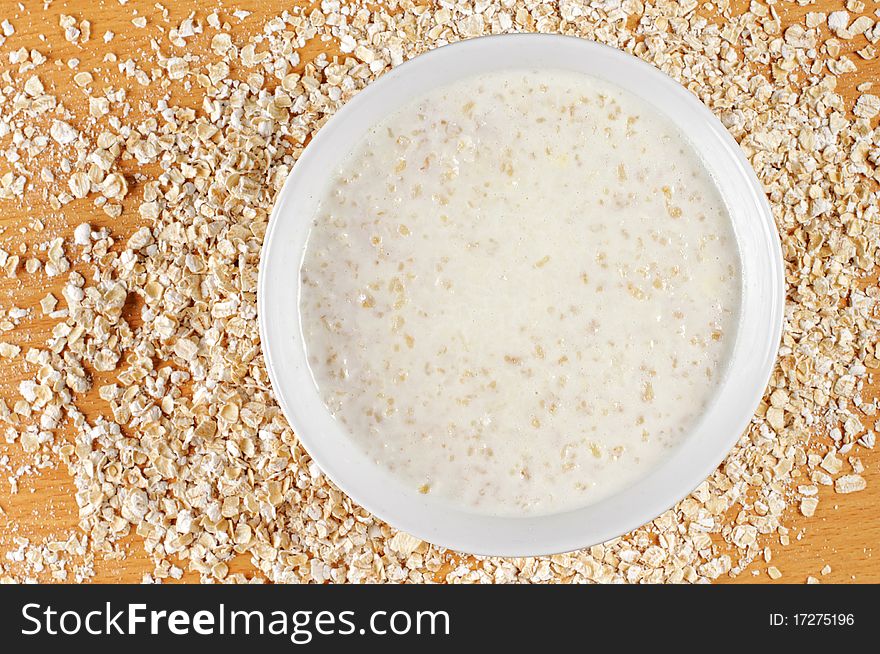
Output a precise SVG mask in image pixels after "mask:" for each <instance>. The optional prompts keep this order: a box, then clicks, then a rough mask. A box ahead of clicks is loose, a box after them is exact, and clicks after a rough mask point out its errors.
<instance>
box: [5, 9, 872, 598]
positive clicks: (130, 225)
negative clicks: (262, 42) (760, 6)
mask: <svg viewBox="0 0 880 654" xmlns="http://www.w3.org/2000/svg"><path fill="white" fill-rule="evenodd" d="M292 4H296V2H292V1H291V0H235V3H234V6H223V4H218V3H217V2H215V1H214V0H200V1H195V2H193V1H180V2H175V3H173V4H172V5H171V6H169V7H168V17H167V19H166V18H165V17H163V13H162V10H161V9H159V8H157V6H156V5H155V2H154V0H147V1H141V0H131V1H130V2H128V4H126V5H125V6H120V5H119V4H118V2H117V1H116V0H102V1H99V2H94V1H93V0H66V1H59V0H56V1H55V2H52V3H51V5H50V6H49V7H48V8H44V7H43V2H42V0H40V1H38V2H34V1H32V0H26V1H25V2H23V5H22V6H23V8H21V6H20V5H19V4H18V3H14V2H11V1H10V0H4V1H3V2H0V9H2V11H0V14H2V15H0V19H3V18H7V19H9V20H10V22H11V23H12V24H13V25H14V26H15V34H14V35H12V36H11V37H9V38H7V40H6V42H5V44H3V45H2V46H0V73H2V72H5V71H10V72H14V67H12V66H11V65H10V64H9V56H8V55H9V53H10V52H11V51H13V50H16V49H18V48H22V47H25V48H28V49H30V48H36V49H38V50H39V51H40V52H41V53H43V54H44V55H46V56H47V57H48V58H49V62H47V64H45V65H44V66H42V67H41V68H40V69H39V71H38V72H39V75H40V78H41V79H42V81H43V83H44V84H45V86H46V88H47V90H48V91H49V92H50V93H53V94H55V95H56V96H57V97H58V98H59V100H60V101H62V102H63V103H64V104H65V105H66V106H68V107H70V108H72V109H74V111H75V112H76V113H78V114H79V115H86V114H87V111H84V106H85V102H86V96H85V94H84V93H83V92H82V91H81V90H80V89H79V88H77V87H76V85H75V84H73V81H72V76H73V72H72V71H71V70H70V69H69V67H68V66H67V63H68V62H69V61H70V60H71V59H73V58H76V59H79V61H80V64H79V70H89V71H92V72H93V74H94V75H95V77H96V79H98V80H100V84H98V85H96V86H98V87H99V88H100V87H102V86H103V85H110V84H112V85H114V86H119V85H122V84H123V83H124V82H123V80H122V79H121V78H120V76H119V75H118V73H117V71H116V67H115V65H114V64H108V63H105V62H104V61H103V59H104V56H105V55H106V54H107V53H108V52H113V53H116V55H117V56H119V57H120V59H122V60H124V59H126V58H128V57H129V56H130V57H132V58H134V59H135V60H143V59H144V58H147V59H148V58H150V57H151V50H150V39H151V38H154V37H155V36H156V34H157V32H156V28H157V27H158V28H161V29H163V30H165V31H166V32H167V30H168V29H170V28H172V27H176V26H177V25H178V24H179V22H180V20H181V19H183V18H185V17H186V16H187V15H188V14H189V13H190V12H191V11H196V12H197V14H198V15H199V17H200V18H202V19H204V17H205V15H206V14H207V13H209V12H210V11H212V10H213V9H215V8H216V9H218V10H219V12H220V15H221V17H222V18H223V19H225V20H227V21H229V23H230V24H231V25H232V32H233V34H234V35H235V37H236V40H241V39H243V38H246V37H247V36H248V35H250V34H254V33H257V32H259V31H260V30H261V28H262V25H263V23H264V22H265V20H266V19H267V18H270V17H272V16H275V15H278V14H279V13H280V12H281V11H283V10H284V9H289V8H290V6H291V5H292ZM301 4H302V3H301ZM305 4H311V3H305ZM744 6H746V5H745V3H742V2H739V3H738V4H737V3H735V4H734V5H733V9H732V11H736V10H737V8H740V9H739V10H742V9H741V8H742V7H744ZM775 6H776V9H777V11H778V12H779V14H780V16H781V18H782V21H783V25H784V26H785V25H787V24H790V23H791V22H792V21H797V20H802V17H803V15H804V13H805V12H806V11H835V10H838V9H842V8H843V4H842V2H841V1H839V0H816V2H814V3H813V4H811V5H810V6H809V7H800V6H798V5H797V4H794V3H789V2H786V3H779V4H776V5H775ZM234 9H245V10H247V11H250V12H252V14H251V15H250V16H248V17H246V18H245V19H244V20H239V19H237V18H234V17H232V15H231V12H232V11H233V10H234ZM702 11H703V12H704V13H706V15H707V16H708V17H709V18H710V19H711V20H715V21H722V20H724V19H723V17H722V16H721V15H720V14H719V12H718V9H717V5H716V6H715V7H714V8H708V9H707V8H704V9H703V10H702ZM135 12H137V13H136V14H135ZM61 14H69V15H73V16H76V17H77V18H79V19H87V20H89V21H90V22H91V30H92V38H91V40H90V41H89V42H88V43H85V44H80V45H74V44H71V43H68V42H66V41H65V40H64V38H63V33H62V29H61V28H60V27H59V25H58V21H59V16H60V15H61ZM135 15H138V16H145V17H146V18H147V19H148V21H149V25H148V27H147V28H146V29H138V28H135V27H134V26H133V25H132V23H131V19H132V18H133V17H134V16H135ZM106 31H112V32H114V33H115V35H116V36H115V38H114V39H113V40H112V41H111V42H110V43H108V44H105V43H104V41H103V39H102V36H103V34H104V33H105V32H106ZM206 42H207V37H206V35H201V36H200V37H197V38H195V39H191V40H190V44H189V45H188V46H187V48H186V50H187V51H188V52H195V53H197V54H201V53H205V52H207V49H206ZM856 43H859V44H860V45H859V46H858V47H861V45H864V40H863V39H862V40H861V41H854V42H853V43H852V44H848V43H844V44H843V47H844V50H845V51H847V50H852V49H854V48H855V44H856ZM161 47H162V49H163V51H164V52H166V53H168V52H170V51H175V52H178V53H179V52H180V51H181V49H180V48H175V47H173V46H172V45H171V44H170V43H169V41H168V40H167V39H162V41H161ZM319 52H327V53H328V54H330V55H331V56H332V55H333V54H334V53H335V50H334V44H333V43H332V42H320V41H317V42H313V43H310V44H309V45H308V46H307V47H306V48H305V49H304V50H303V51H302V52H301V55H302V58H303V61H308V60H310V59H311V58H313V57H314V56H316V55H317V54H318V53H319ZM853 59H854V61H856V62H857V64H858V65H859V70H858V71H857V72H856V73H853V74H851V75H847V76H845V77H844V78H843V79H842V80H841V83H840V85H839V87H838V89H839V91H840V92H841V93H842V94H843V95H844V97H845V99H846V101H847V106H849V107H851V106H852V102H853V100H854V98H855V96H856V90H855V87H856V86H857V85H858V84H859V83H861V82H864V81H868V80H878V79H880V67H878V64H877V62H876V61H875V62H863V61H861V60H860V59H859V58H858V57H853ZM16 76H17V74H16ZM124 85H125V87H126V88H129V89H131V92H130V93H129V99H130V101H131V103H132V105H133V106H135V107H136V106H137V102H138V101H139V100H140V99H142V98H143V97H144V93H145V92H152V91H145V90H144V89H143V88H141V87H139V86H138V85H137V84H134V83H132V82H131V81H128V82H127V83H124ZM170 100H171V101H172V102H177V103H183V104H192V105H195V104H196V103H197V99H196V98H194V97H191V96H189V94H187V93H186V92H185V90H184V89H182V87H181V88H177V87H175V88H174V89H172V92H171V97H170ZM134 119H136V114H135V116H129V117H127V118H126V120H127V121H128V122H131V121H132V120H134ZM6 141H7V139H3V140H2V145H3V146H4V147H5V146H6V145H7V143H6ZM6 170H8V168H7V167H6V164H5V163H3V162H0V172H5V171H6ZM124 172H126V173H127V174H128V175H134V174H135V172H137V171H135V170H134V169H131V170H126V171H124ZM33 195H34V194H31V196H30V197H29V198H28V201H27V202H23V203H18V204H16V203H14V202H10V201H4V202H3V203H2V204H0V248H3V249H4V250H7V251H8V252H18V249H19V248H20V247H21V244H24V245H25V246H26V247H27V248H28V252H31V248H33V246H34V245H35V244H36V243H41V242H45V241H46V240H48V239H49V237H51V236H54V235H65V236H67V237H69V236H70V235H71V234H72V230H73V228H74V227H76V225H78V224H79V223H82V222H88V223H90V224H91V225H93V226H95V227H103V226H106V227H109V228H110V229H111V230H112V232H113V234H114V235H115V237H116V239H117V241H121V240H124V239H125V238H126V237H127V236H128V235H129V234H130V233H132V232H133V231H134V230H135V229H136V228H137V227H138V226H139V225H140V218H139V216H138V214H137V211H136V207H137V202H138V198H139V195H140V189H139V187H138V185H137V184H134V185H133V187H132V192H131V193H130V195H129V196H128V197H127V198H126V200H125V203H124V205H125V211H124V213H123V215H122V216H121V217H119V218H118V219H110V218H107V216H105V215H104V213H103V212H102V211H101V210H100V209H98V208H96V207H95V206H93V205H92V204H91V202H90V201H89V200H78V201H75V202H73V203H71V204H69V205H67V206H66V207H64V208H63V209H62V210H61V211H57V212H56V211H52V210H51V208H50V207H49V206H48V205H46V204H45V203H42V202H39V201H35V200H34V198H33ZM37 220H39V221H41V222H42V224H43V225H44V227H43V229H42V230H41V231H37V230H35V229H33V227H34V226H35V225H36V222H35V221H37ZM24 227H28V228H29V229H28V230H27V231H24V229H23V228H24ZM36 255H37V256H38V257H39V258H41V259H43V260H45V253H39V252H36ZM25 258H26V257H25V256H22V259H23V260H24V259H25ZM59 288H60V284H59V283H57V282H55V281H53V280H51V279H49V278H47V277H46V276H45V275H44V274H43V273H42V272H38V273H37V274H35V275H30V274H26V273H25V272H24V271H21V272H20V273H19V275H18V277H17V278H16V279H7V278H5V277H4V278H2V279H0V307H2V308H4V309H9V308H10V307H12V306H19V307H33V306H34V305H35V304H36V303H37V302H38V301H39V300H40V299H41V298H42V297H43V296H45V294H46V293H47V292H49V291H54V292H56V294H57V291H58V290H59ZM53 324H54V321H52V320H50V319H48V318H45V317H43V316H42V315H41V313H40V311H39V309H37V310H35V311H34V312H33V314H32V316H31V317H30V318H28V319H26V320H25V321H23V323H22V325H21V326H20V327H19V328H17V329H16V330H14V331H12V332H10V333H8V334H4V335H3V337H2V340H5V341H8V342H13V343H17V344H19V345H21V346H22V347H26V346H27V345H29V344H39V343H42V342H45V340H46V338H47V337H48V335H49V334H50V331H51V329H52V326H53ZM0 365H2V366H3V367H2V374H0V397H2V398H4V399H6V401H7V402H8V403H9V404H10V405H11V404H12V403H13V402H14V401H15V400H16V399H18V390H17V389H18V383H19V382H20V381H21V380H22V379H24V378H26V377H28V376H29V375H30V374H32V373H29V372H28V371H26V370H25V369H24V367H23V366H22V365H21V364H20V363H16V364H13V365H10V364H8V363H2V364H0ZM874 390H875V391H876V388H875V389H874ZM81 409H82V410H83V411H84V412H85V413H86V415H87V416H88V417H89V418H94V417H96V416H97V415H99V414H101V413H102V412H106V411H107V407H106V406H104V405H103V402H102V401H101V400H100V399H99V398H97V396H96V395H95V394H92V395H90V396H89V397H87V398H86V399H85V400H83V402H82V403H81ZM4 456H8V457H9V458H8V461H7V462H6V463H5V464H0V472H2V474H0V508H2V511H3V513H0V552H6V551H8V550H10V549H14V548H15V547H16V544H15V540H14V539H15V538H16V537H27V538H30V539H32V540H34V541H39V540H41V539H42V538H43V537H45V536H50V535H51V536H54V537H58V538H60V539H66V538H67V537H68V535H69V534H71V533H76V532H77V517H76V504H75V502H74V500H73V494H74V492H75V489H74V486H73V483H72V480H71V479H70V477H69V475H68V474H67V472H66V470H63V469H58V468H56V469H52V468H46V469H44V470H37V471H32V472H30V473H29V474H23V475H21V476H20V480H19V484H18V492H17V493H13V492H12V487H11V485H10V483H9V480H8V478H9V477H11V476H13V475H14V473H15V471H16V470H17V469H18V468H19V466H21V465H26V464H29V463H30V462H32V460H33V456H32V455H25V454H24V453H23V452H22V451H21V449H20V447H19V445H18V444H8V443H5V442H0V457H4ZM861 456H862V460H863V461H864V462H865V464H866V466H867V468H868V469H867V472H866V473H865V475H864V476H865V477H866V478H867V480H868V489H867V490H865V491H863V492H861V493H856V494H852V495H846V496H842V495H835V494H834V493H833V491H830V490H828V489H823V491H822V493H821V502H820V504H819V509H818V511H817V513H816V515H815V516H814V517H812V518H809V519H807V518H803V517H801V516H798V515H794V512H793V513H792V516H791V517H790V520H789V523H788V524H789V525H790V526H792V527H793V530H792V534H791V536H792V544H791V545H790V546H789V547H787V548H783V547H781V546H779V545H778V544H777V543H773V542H770V541H768V544H769V545H771V546H772V549H773V561H772V563H773V565H775V566H776V567H778V568H779V569H780V570H781V571H782V572H783V575H784V576H783V577H782V579H781V580H780V581H781V582H803V581H804V580H805V578H806V577H807V576H808V575H813V576H816V577H819V576H820V574H819V571H820V569H821V568H822V567H823V566H824V565H825V564H826V563H829V564H830V565H831V566H832V572H831V573H830V574H828V575H827V576H822V577H821V579H822V581H823V582H849V581H859V582H880V565H878V563H877V561H876V560H875V559H874V553H873V550H872V547H873V544H875V543H878V542H880V520H878V518H880V508H878V507H880V453H877V452H862V453H861ZM231 569H232V570H233V571H240V572H248V571H251V570H253V568H252V567H251V565H250V563H249V562H248V560H247V558H246V557H242V558H241V559H240V560H237V561H235V562H234V564H233V565H232V566H231ZM765 569H766V563H763V562H756V563H755V564H753V566H752V568H751V569H750V570H749V571H747V572H746V573H744V574H742V575H740V576H739V577H738V578H736V579H734V580H733V581H735V582H752V581H757V582H770V581H771V580H770V579H769V577H768V576H767V575H766V574H765V573H764V572H763V571H764V570H765ZM151 571H152V563H151V561H150V560H149V559H148V557H147V556H146V554H145V553H144V551H143V548H142V547H141V544H140V543H139V541H138V538H137V537H136V536H131V537H130V538H129V539H128V541H127V555H126V556H125V557H124V558H123V559H122V560H113V561H103V560H101V561H97V562H96V564H95V572H96V575H95V578H94V579H95V580H96V581H102V582H138V581H140V580H141V578H142V576H143V575H144V574H145V573H149V572H151ZM753 572H754V573H756V574H753ZM184 580H185V581H195V580H196V579H195V576H194V575H185V577H184ZM722 581H728V579H723V580H722Z"/></svg>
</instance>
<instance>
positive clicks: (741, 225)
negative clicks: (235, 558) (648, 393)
mask: <svg viewBox="0 0 880 654" xmlns="http://www.w3.org/2000/svg"><path fill="white" fill-rule="evenodd" d="M511 61H512V62H514V63H513V64H510V63H509V62H511ZM520 61H522V62H523V63H521V64H520V63H516V62H520ZM530 62H535V63H534V65H532V64H531V63H530ZM542 62H543V63H542ZM548 63H552V64H553V65H548ZM541 68H544V69H547V70H550V69H552V68H555V69H560V68H561V69H567V70H572V71H575V72H581V73H585V74H588V75H594V76H596V77H600V78H603V79H605V80H606V81H610V82H611V83H612V84H615V85H617V86H619V87H621V88H622V89H624V90H625V91H628V92H630V93H635V94H636V95H638V96H640V97H641V98H642V99H644V100H646V101H648V102H649V103H650V104H652V105H653V106H654V107H655V108H656V109H657V110H659V111H661V112H663V113H665V114H666V115H667V116H668V117H669V118H670V119H671V120H672V121H673V122H674V123H675V124H676V125H678V127H679V129H681V130H682V131H683V132H685V134H686V135H687V137H688V139H689V140H691V145H692V146H693V147H694V149H695V150H696V151H697V152H698V154H699V155H700V156H701V157H702V158H704V164H706V166H707V167H708V168H709V169H710V172H711V173H712V174H713V176H714V177H715V181H716V184H717V185H718V186H719V189H720V190H721V192H722V196H723V197H724V199H725V202H726V203H727V204H728V208H729V210H730V213H731V216H732V220H733V223H734V231H735V232H736V237H737V245H738V248H739V250H740V259H741V270H742V275H743V289H742V303H741V310H740V316H739V323H738V326H737V332H736V339H735V342H734V345H733V347H732V352H731V354H730V359H729V362H728V366H727V371H726V374H725V376H724V379H723V380H722V381H720V382H719V385H718V389H717V390H716V394H715V398H714V400H713V402H712V403H711V404H710V406H709V407H708V408H707V409H706V410H705V411H704V413H703V414H702V417H701V418H700V419H699V420H698V422H697V424H696V425H695V426H694V428H693V429H692V430H691V434H690V435H689V436H688V437H687V438H686V439H685V441H684V442H683V443H681V444H680V445H679V446H678V447H677V448H676V450H675V451H674V452H673V453H672V454H670V455H669V456H668V457H667V459H665V460H664V462H663V463H661V464H660V465H659V466H657V467H656V468H655V469H653V470H651V471H649V472H648V473H647V474H646V475H645V476H644V477H643V478H641V479H640V480H638V481H637V482H635V483H634V484H633V485H632V486H629V487H627V488H625V489H624V490H622V491H620V492H618V493H617V494H615V495H612V496H610V497H608V498H606V499H603V500H600V501H598V502H597V503H594V504H591V505H588V506H586V507H581V508H578V509H573V510H570V511H565V512H563V513H556V514H549V515H538V516H522V517H516V516H514V517H504V516H487V515H483V514H472V513H468V512H466V511H462V510H458V509H454V508H451V507H448V506H444V505H442V504H440V503H438V502H436V501H435V500H433V498H429V497H427V496H420V497H413V495H415V491H414V490H413V489H406V488H404V487H403V486H402V484H401V483H400V482H399V481H398V480H396V479H394V478H392V477H391V476H390V475H389V474H388V473H385V472H384V471H380V470H379V469H378V466H376V465H375V464H373V463H371V462H369V461H368V459H367V457H366V456H365V455H363V454H362V453H360V452H359V450H358V448H356V447H355V446H353V444H352V443H351V441H350V440H349V439H350V437H349V436H348V435H347V434H346V433H345V430H344V428H343V427H342V426H341V425H339V424H338V423H337V422H336V421H335V420H334V419H333V418H332V416H331V415H330V413H329V411H328V410H327V408H326V407H325V406H324V404H323V402H321V400H320V396H319V395H318V392H317V388H316V387H315V384H314V380H313V379H312V378H311V373H310V372H309V370H308V362H307V360H306V353H305V342H304V338H303V335H302V331H301V323H300V316H299V269H300V264H301V262H302V257H303V254H304V249H305V243H306V239H307V236H308V231H309V225H310V224H311V221H312V217H313V215H312V214H313V212H309V211H308V210H307V209H303V208H302V207H303V206H305V207H308V206H309V203H310V202H311V204H312V206H313V205H314V203H315V202H316V200H315V198H316V197H317V196H318V195H319V193H318V190H321V189H323V185H322V184H321V183H320V181H316V180H322V177H323V181H324V182H326V181H328V180H329V175H328V174H327V170H328V169H332V165H328V164H332V163H333V162H337V161H339V160H340V159H341V158H342V157H344V156H345V155H346V154H347V153H348V152H349V151H350V150H351V147H352V143H353V142H352V141H351V139H349V138H348V137H350V136H352V135H359V134H362V133H363V132H364V131H366V129H369V127H371V126H372V125H374V124H375V122H376V120H377V119H378V118H379V117H380V116H382V115H384V114H387V112H388V110H389V105H390V106H391V107H397V106H399V103H397V104H395V103H394V101H393V99H394V98H407V97H410V98H411V97H415V96H417V95H420V94H421V93H422V92H424V90H428V89H430V88H433V87H436V86H440V85H442V84H445V83H449V82H450V81H453V80H455V79H463V78H465V77H467V76H468V75H478V74H480V73H483V72H490V71H491V70H510V69H541ZM444 77H448V80H445V79H444ZM437 79H441V80H443V81H441V82H439V83H438V82H435V80H437ZM371 116H372V118H371ZM695 134H697V135H698V140H699V139H703V141H704V142H702V143H700V142H696V141H694V140H693V139H694V138H697V137H695V136H694V135H695ZM346 148H347V149H346ZM297 213H298V214H300V215H298V216H297V215H296V214H297ZM289 214H293V215H289ZM291 243H294V244H295V246H296V247H293V248H291V247H290V244H291ZM756 257H757V258H756ZM752 259H754V261H752ZM747 262H750V263H749V266H748V267H747V266H746V263H747ZM292 266H295V267H296V284H295V289H292V288H291V287H292V284H291V283H290V281H289V280H290V272H291V271H290V268H291V267H292ZM292 290H294V291H295V298H294V301H292V302H291V291H292ZM759 298H760V301H758V299H759ZM747 300H749V302H747ZM752 300H754V301H752ZM784 305H785V274H784V265H783V258H782V248H781V244H780V240H779V236H778V232H777V230H776V226H775V222H774V220H773V215H772V212H771V210H770V206H769V204H768V202H767V198H766V196H765V194H764V191H763V189H762V187H761V184H760V182H759V181H758V179H757V176H756V174H755V172H754V171H753V169H752V168H751V166H750V164H749V163H748V160H747V159H746V157H745V155H744V153H743V151H742V150H741V149H740V147H739V145H738V144H737V143H736V141H735V140H734V139H733V137H732V136H731V135H730V134H729V133H728V132H727V130H726V129H725V128H724V127H723V125H722V124H721V122H720V121H719V120H718V119H717V118H716V117H715V116H714V115H713V114H712V112H711V111H710V110H709V109H708V108H707V107H706V106H705V105H703V104H702V102H700V100H699V99H698V98H697V97H696V96H694V95H692V93H691V92H690V91H688V90H687V89H686V88H685V87H683V86H681V85H680V84H679V83H678V82H676V81H674V80H673V79H672V78H671V77H668V76H667V75H666V74H665V73H663V72H661V71H660V70H659V69H657V68H655V67H654V66H652V65H651V64H649V63H647V62H644V61H642V60H640V59H638V58H637V57H635V56H632V55H630V54H627V53H625V52H623V51H621V50H618V49H616V48H613V47H610V46H606V45H603V44H600V43H596V42H593V41H588V40H585V39H581V38H577V37H571V36H564V35H559V34H505V35H492V36H484V37H478V38H474V39H468V40H465V41H459V42H456V43H453V44H449V45H445V46H441V47H439V48H436V49H433V50H430V51H428V52H426V53H425V54H422V55H420V56H418V57H415V58H413V59H410V60H408V61H407V62H404V63H402V64H400V65H399V66H397V67H395V68H393V69H392V70H390V71H389V72H386V73H385V74H383V75H382V76H381V77H380V78H379V79H378V80H375V81H374V82H372V83H371V84H369V85H368V86H367V87H366V88H364V89H363V90H361V91H360V92H358V93H357V94H356V95H355V96H354V97H353V98H352V99H350V100H349V101H348V102H347V103H346V104H345V105H344V106H343V107H342V108H340V109H339V110H338V111H337V112H336V114H335V115H334V116H333V117H332V118H331V119H330V120H328V121H327V123H326V124H325V125H324V126H323V127H321V128H320V130H319V131H318V133H317V134H316V135H314V138H313V139H312V140H311V142H310V143H309V144H308V145H307V147H306V148H305V149H304V151H303V152H302V153H301V155H300V156H299V158H298V160H297V161H296V163H295V164H294V166H293V168H292V170H291V172H290V174H289V175H288V177H287V179H286V181H285V182H284V185H283V187H282V189H281V190H280V191H279V192H278V194H277V196H276V200H275V204H274V207H273V210H272V213H271V215H270V218H269V225H268V228H267V230H266V233H265V237H264V242H263V246H262V250H261V253H260V265H259V278H258V288H257V307H258V308H257V316H258V322H259V332H260V343H261V349H262V352H263V355H264V360H265V364H266V369H267V372H268V374H269V378H270V381H271V384H272V388H273V391H274V394H275V397H276V399H277V401H278V403H279V405H280V407H281V409H282V411H283V413H284V415H285V416H286V418H287V420H288V422H289V424H290V426H291V428H292V429H293V431H294V433H295V434H296V436H297V437H298V438H299V440H300V442H301V443H302V445H303V447H304V448H305V449H306V451H307V452H308V453H309V455H310V457H311V458H312V460H313V461H314V462H315V463H317V464H318V466H319V468H320V469H321V470H322V471H323V472H324V474H326V475H327V477H328V478H329V479H330V480H331V481H332V482H333V483H334V484H335V485H336V486H337V487H339V488H340V489H341V490H342V491H343V492H345V493H346V494H347V495H348V496H349V497H350V498H351V499H352V500H353V501H354V502H356V503H357V504H359V505H360V506H362V507H363V508H364V509H366V510H367V511H369V512H370V513H372V514H373V515H374V516H376V517H378V518H379V519H381V520H383V521H385V522H386V523H388V524H390V525H392V526H394V527H396V528H398V529H400V530H403V531H405V532H407V533H409V534H412V535H414V536H416V537H418V538H420V539H422V540H425V541H428V542H430V543H433V544H435V545H439V546H443V547H447V548H449V549H453V550H457V551H460V552H466V553H469V554H477V555H498V556H532V555H544V554H554V553H559V552H568V551H573V550H577V549H581V548H584V547H588V546H590V545H594V544H596V543H601V542H605V541H607V540H610V539H612V538H615V537H618V536H620V535H623V534H625V533H627V532H629V531H631V530H633V529H635V528H637V527H639V526H641V525H644V524H645V523H647V522H650V521H652V520H654V519H655V518H656V517H658V516H660V515H661V514H663V513H664V512H665V511H667V510H668V509H669V508H671V507H672V506H674V505H675V504H676V503H677V502H679V501H681V500H682V499H684V498H685V497H687V496H688V495H689V494H690V493H691V492H692V491H693V490H694V489H695V488H697V487H698V486H699V485H700V484H702V483H703V482H704V480H706V479H707V477H709V476H711V474H712V473H713V471H714V470H715V469H716V468H718V466H719V465H720V464H721V463H722V462H723V460H724V459H725V458H726V457H727V455H728V453H729V451H730V450H731V449H732V448H733V447H734V445H735V444H736V442H737V441H738V440H739V438H740V436H741V434H742V432H743V431H744V429H745V428H746V427H747V426H748V424H749V422H750V421H751V420H752V418H753V416H754V412H755V410H756V408H757V406H758V404H759V402H760V400H761V398H762V397H763V395H764V390H765V388H766V386H767V383H768V381H769V378H770V375H771V372H772V370H773V366H774V363H775V359H776V354H777V350H778V347H779V342H780V338H781V334H782V327H783V318H784ZM294 319H295V320H294ZM304 367H305V369H304ZM305 375H307V377H306V376H305ZM722 399H723V400H724V401H723V402H722ZM716 432H717V433H716Z"/></svg>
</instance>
